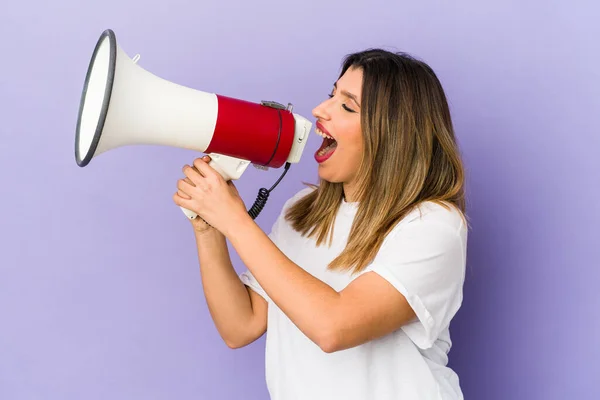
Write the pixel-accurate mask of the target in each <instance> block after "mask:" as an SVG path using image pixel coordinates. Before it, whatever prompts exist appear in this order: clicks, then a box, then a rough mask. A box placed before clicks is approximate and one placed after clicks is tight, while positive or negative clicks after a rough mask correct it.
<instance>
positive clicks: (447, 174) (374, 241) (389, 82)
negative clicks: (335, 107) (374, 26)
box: [285, 49, 465, 273]
mask: <svg viewBox="0 0 600 400" xmlns="http://www.w3.org/2000/svg"><path fill="white" fill-rule="evenodd" d="M351 67H352V68H360V69H361V70H362V72H363V82H362V96H361V121H360V123H361V129H362V137H363V145H364V153H363V157H362V159H361V163H360V166H359V170H358V173H357V192H356V199H357V200H358V202H359V204H358V209H357V213H356V216H355V218H354V221H353V224H352V228H351V230H350V235H349V238H348V243H347V245H346V247H345V249H344V250H343V251H342V252H341V254H340V255H339V256H338V257H337V258H335V259H334V260H333V261H332V262H331V263H330V264H329V266H328V268H329V269H330V270H340V271H351V272H352V273H357V272H360V271H362V270H363V269H364V268H365V267H366V266H367V265H368V264H369V263H370V262H371V261H372V260H373V258H374V257H375V255H376V254H377V252H378V251H379V249H380V247H381V245H382V243H383V240H384V239H385V236H386V235H387V234H388V233H389V232H390V231H391V230H392V229H393V228H394V226H395V225H396V224H397V223H398V222H399V221H400V220H402V218H404V217H405V216H406V215H407V214H408V213H409V212H410V211H412V210H413V209H414V208H415V207H416V206H418V205H419V204H420V203H422V202H426V201H433V202H437V203H439V204H441V205H443V206H444V207H446V208H448V207H449V206H454V207H456V208H457V209H458V210H460V211H461V214H462V215H463V216H464V213H465V198H464V196H465V194H464V181H465V178H464V168H463V164H462V161H461V157H460V154H459V149H458V146H457V144H456V140H455V136H454V131H453V127H452V119H451V117H450V110H449V107H448V103H447V100H446V96H445V94H444V90H443V88H442V85H441V83H440V82H439V80H438V78H437V77H436V75H435V73H434V72H433V70H432V69H431V68H430V67H429V66H428V65H427V64H425V63H424V62H422V61H419V60H416V59H415V58H413V57H411V56H410V55H407V54H405V53H391V52H388V51H385V50H381V49H370V50H366V51H363V52H359V53H355V54H350V55H348V56H347V57H346V58H345V59H344V63H343V66H342V71H341V73H340V77H341V76H342V75H344V73H345V72H346V71H347V70H348V69H349V68H351ZM310 186H313V187H315V189H316V190H314V191H312V192H311V193H309V194H308V195H306V196H304V197H303V198H301V199H300V200H298V201H297V202H296V203H295V204H293V205H292V206H291V207H290V208H289V209H288V211H287V212H286V216H285V217H286V219H287V220H288V221H290V223H291V225H292V227H293V228H294V229H295V230H296V231H298V232H300V233H301V234H302V235H308V236H309V237H316V241H317V245H321V244H323V243H324V242H325V240H326V239H327V236H328V235H329V237H330V239H331V237H332V236H333V225H334V222H335V216H336V214H337V212H338V210H339V207H340V205H341V202H342V200H343V187H342V183H331V182H327V181H324V180H321V182H320V184H319V185H318V186H316V185H310Z"/></svg>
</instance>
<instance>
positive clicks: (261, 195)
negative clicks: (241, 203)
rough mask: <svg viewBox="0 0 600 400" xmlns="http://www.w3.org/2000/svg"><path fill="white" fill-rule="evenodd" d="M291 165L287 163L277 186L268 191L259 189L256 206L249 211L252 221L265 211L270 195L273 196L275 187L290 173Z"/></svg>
mask: <svg viewBox="0 0 600 400" xmlns="http://www.w3.org/2000/svg"><path fill="white" fill-rule="evenodd" d="M290 165H291V164H290V163H285V167H284V170H283V174H281V176H280V177H279V179H277V182H275V184H274V185H273V186H271V189H267V188H260V189H259V191H258V195H257V196H256V200H255V201H254V204H253V205H252V207H250V210H248V214H249V215H250V216H251V217H252V219H256V217H258V214H260V212H261V211H262V210H263V208H264V207H265V204H267V200H268V199H269V194H271V192H272V191H273V189H275V187H276V186H277V185H278V184H279V182H281V180H282V179H283V177H284V176H285V174H286V173H287V172H288V169H290Z"/></svg>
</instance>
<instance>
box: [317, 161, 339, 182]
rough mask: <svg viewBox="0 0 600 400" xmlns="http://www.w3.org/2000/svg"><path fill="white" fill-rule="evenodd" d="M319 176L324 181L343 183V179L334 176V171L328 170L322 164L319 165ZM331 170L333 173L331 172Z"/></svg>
mask: <svg viewBox="0 0 600 400" xmlns="http://www.w3.org/2000/svg"><path fill="white" fill-rule="evenodd" d="M318 172H319V178H321V179H322V180H324V181H327V182H329V183H343V182H344V180H343V179H341V178H340V177H339V176H338V177H336V176H335V172H333V171H331V170H328V169H327V168H324V167H323V166H321V165H320V166H319V170H318ZM332 172H333V173H332Z"/></svg>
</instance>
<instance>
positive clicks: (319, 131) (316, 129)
mask: <svg viewBox="0 0 600 400" xmlns="http://www.w3.org/2000/svg"><path fill="white" fill-rule="evenodd" d="M315 132H316V133H317V135H319V136H321V137H324V138H327V139H333V138H332V137H331V136H329V135H327V134H326V133H323V132H322V131H321V130H320V129H319V128H315Z"/></svg>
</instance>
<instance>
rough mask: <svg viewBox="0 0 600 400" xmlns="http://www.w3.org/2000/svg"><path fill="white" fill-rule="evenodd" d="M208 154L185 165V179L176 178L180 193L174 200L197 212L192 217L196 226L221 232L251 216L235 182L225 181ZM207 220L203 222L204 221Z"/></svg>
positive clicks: (175, 195) (202, 229) (197, 228)
mask: <svg viewBox="0 0 600 400" xmlns="http://www.w3.org/2000/svg"><path fill="white" fill-rule="evenodd" d="M209 162H210V157H209V156H204V157H202V158H197V159H195V160H194V163H193V166H189V165H185V166H184V167H183V173H184V174H185V176H186V177H185V178H183V179H179V180H178V181H177V192H176V193H175V194H174V195H173V201H174V202H175V204H177V205H178V206H180V207H183V208H187V209H188V210H191V211H193V212H195V213H196V214H198V216H199V217H200V218H195V219H194V220H192V224H193V225H194V229H196V230H197V231H198V232H203V231H206V230H208V229H210V227H209V225H207V223H208V224H210V225H212V226H213V227H214V228H215V229H217V230H218V231H220V232H221V233H225V232H227V230H228V229H229V228H231V227H233V226H235V224H236V223H237V222H238V221H240V220H241V219H243V218H250V216H249V215H248V212H247V211H246V206H245V205H244V202H243V200H242V198H241V197H240V195H239V193H238V191H237V189H236V187H235V185H234V184H233V182H231V181H229V182H225V180H224V179H223V177H222V176H221V175H220V174H219V173H218V172H217V171H215V170H214V169H213V168H212V167H211V166H210V165H208V163H209ZM202 220H204V221H202Z"/></svg>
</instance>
